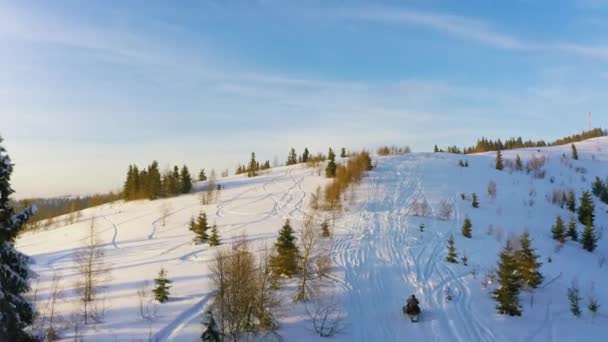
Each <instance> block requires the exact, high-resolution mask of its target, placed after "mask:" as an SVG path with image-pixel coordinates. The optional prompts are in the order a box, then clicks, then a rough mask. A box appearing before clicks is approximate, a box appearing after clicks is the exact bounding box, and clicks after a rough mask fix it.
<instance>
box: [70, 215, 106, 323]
mask: <svg viewBox="0 0 608 342" xmlns="http://www.w3.org/2000/svg"><path fill="white" fill-rule="evenodd" d="M74 262H75V263H76V271H77V272H78V276H79V279H78V280H77V281H76V283H75V289H76V292H77V293H78V294H79V296H80V302H81V304H82V306H81V308H82V310H83V311H82V313H83V318H84V324H88V323H89V320H90V319H93V320H94V321H98V320H99V319H101V317H102V316H103V308H100V307H98V306H97V305H96V303H95V301H96V299H97V294H98V292H99V290H100V289H101V288H102V285H103V283H104V282H105V281H107V280H108V272H109V267H108V266H107V265H106V264H105V263H104V251H103V247H102V246H101V245H100V244H99V240H98V237H97V231H96V228H95V218H92V219H91V225H90V228H89V236H87V237H86V239H85V245H84V247H83V248H82V249H81V250H80V251H78V252H77V253H76V254H74Z"/></svg>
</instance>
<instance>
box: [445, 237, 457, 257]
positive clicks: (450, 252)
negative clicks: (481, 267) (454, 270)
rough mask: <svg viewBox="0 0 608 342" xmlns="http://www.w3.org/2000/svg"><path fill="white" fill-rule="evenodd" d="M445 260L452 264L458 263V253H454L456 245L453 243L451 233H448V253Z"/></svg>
mask: <svg viewBox="0 0 608 342" xmlns="http://www.w3.org/2000/svg"><path fill="white" fill-rule="evenodd" d="M445 260H446V261H447V262H451V263H453V264H457V263H458V254H457V253H456V246H455V245H454V235H452V234H450V238H449V239H448V255H447V256H446V257H445Z"/></svg>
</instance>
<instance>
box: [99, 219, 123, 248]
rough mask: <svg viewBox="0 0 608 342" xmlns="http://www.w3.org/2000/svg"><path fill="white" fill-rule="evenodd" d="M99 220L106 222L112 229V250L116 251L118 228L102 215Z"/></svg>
mask: <svg viewBox="0 0 608 342" xmlns="http://www.w3.org/2000/svg"><path fill="white" fill-rule="evenodd" d="M101 218H103V219H104V220H105V221H107V222H108V223H109V224H111V225H112V228H114V236H112V245H114V248H117V249H118V248H119V247H118V243H117V242H116V240H117V238H118V226H117V225H116V224H114V222H112V221H111V220H110V219H109V218H107V217H106V216H105V215H103V216H102V217H101Z"/></svg>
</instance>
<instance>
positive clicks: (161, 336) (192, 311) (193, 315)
mask: <svg viewBox="0 0 608 342" xmlns="http://www.w3.org/2000/svg"><path fill="white" fill-rule="evenodd" d="M211 297H212V296H211V293H208V294H206V295H204V296H203V297H202V298H201V299H200V300H199V301H198V302H197V303H196V304H194V305H193V306H191V307H190V308H189V309H188V310H186V311H183V312H182V313H181V314H180V315H179V316H177V317H176V318H175V319H174V320H173V321H172V322H171V323H169V324H167V325H166V326H165V327H164V328H162V329H161V330H160V331H158V332H157V333H156V334H154V336H153V337H152V341H158V342H162V341H172V340H173V339H174V338H175V337H176V335H177V334H178V333H179V332H180V331H181V330H182V329H183V328H184V327H185V326H187V325H188V324H191V323H192V322H194V321H196V322H197V324H200V322H201V319H202V316H203V313H204V309H205V306H207V303H208V302H209V300H210V299H211Z"/></svg>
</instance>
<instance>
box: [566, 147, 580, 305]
mask: <svg viewBox="0 0 608 342" xmlns="http://www.w3.org/2000/svg"><path fill="white" fill-rule="evenodd" d="M573 146H574V145H573ZM579 292H580V291H579V289H578V285H577V284H576V282H575V281H573V282H572V286H570V287H569V288H568V301H569V302H570V312H571V313H572V314H573V315H574V316H575V317H580V316H581V305H580V303H581V299H582V298H581V296H580V295H579Z"/></svg>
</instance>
